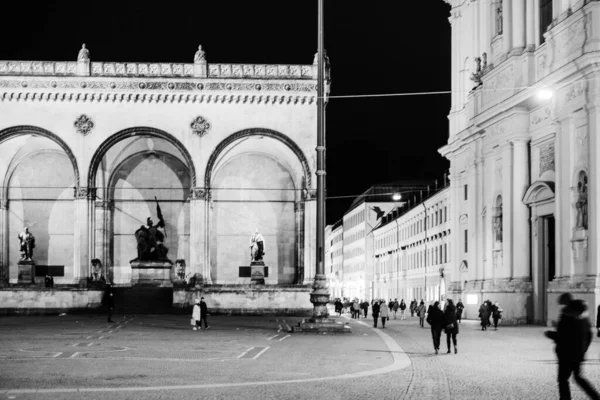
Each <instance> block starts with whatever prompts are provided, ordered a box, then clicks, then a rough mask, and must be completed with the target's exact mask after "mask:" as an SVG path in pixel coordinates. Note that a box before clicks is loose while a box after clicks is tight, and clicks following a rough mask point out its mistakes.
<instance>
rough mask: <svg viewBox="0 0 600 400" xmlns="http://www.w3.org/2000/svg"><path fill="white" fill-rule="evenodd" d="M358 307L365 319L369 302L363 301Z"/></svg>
mask: <svg viewBox="0 0 600 400" xmlns="http://www.w3.org/2000/svg"><path fill="white" fill-rule="evenodd" d="M360 306H361V308H362V310H363V314H364V316H365V318H367V313H368V312H369V302H368V301H366V300H365V301H363V302H362V303H361V305H360Z"/></svg>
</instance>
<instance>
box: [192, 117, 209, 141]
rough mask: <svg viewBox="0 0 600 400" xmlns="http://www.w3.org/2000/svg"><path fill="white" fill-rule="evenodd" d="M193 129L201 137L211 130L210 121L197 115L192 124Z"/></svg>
mask: <svg viewBox="0 0 600 400" xmlns="http://www.w3.org/2000/svg"><path fill="white" fill-rule="evenodd" d="M190 126H191V127H192V131H194V133H196V134H198V135H200V137H202V136H204V135H206V134H207V133H208V131H209V130H210V123H209V122H208V121H207V120H206V119H205V118H204V117H200V116H198V117H196V118H195V119H194V120H193V121H192V123H191V124H190Z"/></svg>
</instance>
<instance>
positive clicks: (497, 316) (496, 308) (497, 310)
mask: <svg viewBox="0 0 600 400" xmlns="http://www.w3.org/2000/svg"><path fill="white" fill-rule="evenodd" d="M492 319H493V320H494V330H495V331H497V330H498V322H499V321H500V320H501V319H502V308H501V307H500V303H498V302H495V303H494V305H493V306H492Z"/></svg>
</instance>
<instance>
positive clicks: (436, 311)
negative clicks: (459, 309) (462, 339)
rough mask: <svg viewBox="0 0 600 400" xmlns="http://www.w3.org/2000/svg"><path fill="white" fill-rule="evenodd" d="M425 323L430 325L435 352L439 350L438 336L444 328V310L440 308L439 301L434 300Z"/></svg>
mask: <svg viewBox="0 0 600 400" xmlns="http://www.w3.org/2000/svg"><path fill="white" fill-rule="evenodd" d="M427 323H428V324H429V325H431V337H432V338H433V349H434V350H435V354H437V353H438V351H439V350H440V337H441V336H442V329H443V328H444V312H443V311H442V310H440V302H439V301H436V302H435V303H433V306H431V309H430V310H429V313H428V314H427Z"/></svg>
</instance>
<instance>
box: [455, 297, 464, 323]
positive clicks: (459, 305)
mask: <svg viewBox="0 0 600 400" xmlns="http://www.w3.org/2000/svg"><path fill="white" fill-rule="evenodd" d="M464 309H465V305H464V304H463V303H462V301H461V300H460V299H458V303H456V320H457V321H458V323H459V324H460V321H462V313H463V310H464Z"/></svg>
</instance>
